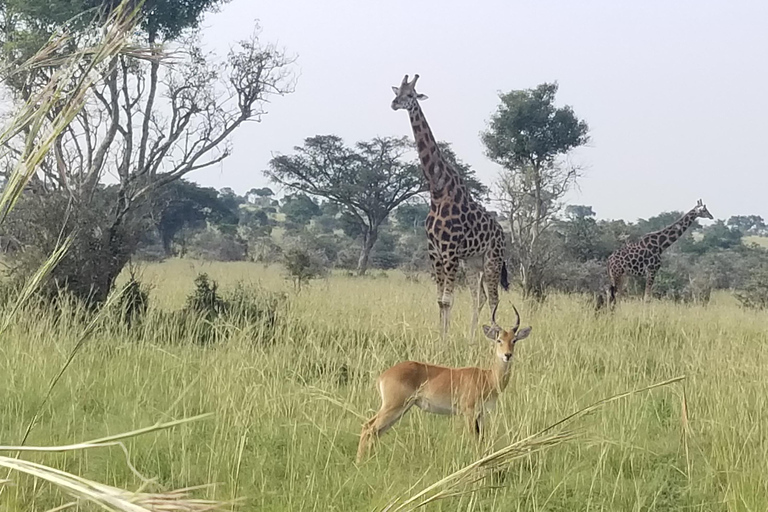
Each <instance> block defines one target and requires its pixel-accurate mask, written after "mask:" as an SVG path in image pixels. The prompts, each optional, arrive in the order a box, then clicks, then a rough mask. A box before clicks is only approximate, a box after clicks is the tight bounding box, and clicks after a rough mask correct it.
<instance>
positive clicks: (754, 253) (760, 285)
mask: <svg viewBox="0 0 768 512" xmlns="http://www.w3.org/2000/svg"><path fill="white" fill-rule="evenodd" d="M746 259H747V261H748V266H749V269H748V271H747V272H745V273H744V278H743V280H742V282H741V283H739V285H738V286H736V288H737V291H736V292H735V293H734V297H736V299H737V300H738V301H739V303H740V304H741V305H742V307H744V308H747V309H759V310H764V309H768V250H765V249H763V248H760V247H757V246H752V248H750V249H748V257H747V258H746Z"/></svg>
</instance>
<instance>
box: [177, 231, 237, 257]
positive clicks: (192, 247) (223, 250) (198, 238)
mask: <svg viewBox="0 0 768 512" xmlns="http://www.w3.org/2000/svg"><path fill="white" fill-rule="evenodd" d="M188 250H189V255H190V256H191V257H193V258H198V259H202V260H208V261H243V260H245V259H246V256H247V253H248V245H247V244H246V242H245V241H244V240H243V239H242V238H240V237H239V236H238V235H237V234H236V233H222V232H221V231H219V230H217V229H206V230H205V231H201V232H200V233H197V234H196V235H195V236H194V237H192V239H191V240H190V242H189V249H188Z"/></svg>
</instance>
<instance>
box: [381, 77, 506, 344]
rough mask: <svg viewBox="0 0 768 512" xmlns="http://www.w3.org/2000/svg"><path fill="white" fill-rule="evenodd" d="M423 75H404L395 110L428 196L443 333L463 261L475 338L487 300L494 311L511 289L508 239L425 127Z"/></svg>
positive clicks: (428, 222) (429, 232)
mask: <svg viewBox="0 0 768 512" xmlns="http://www.w3.org/2000/svg"><path fill="white" fill-rule="evenodd" d="M418 79H419V75H413V80H412V81H410V82H409V81H408V75H405V76H404V77H403V80H402V82H401V83H400V87H395V86H393V87H392V91H393V92H394V93H395V99H394V100H392V105H391V106H392V109H393V110H407V111H408V116H409V118H410V122H411V129H412V130H413V137H414V139H415V141H416V148H417V150H418V153H419V163H420V165H421V170H422V172H423V173H424V177H425V179H426V180H427V184H428V187H429V192H430V209H429V213H428V214H427V219H426V223H425V225H426V231H427V241H428V245H429V259H430V262H431V263H432V270H433V274H434V278H435V282H436V285H437V303H438V306H439V308H440V320H441V326H442V334H443V336H445V335H446V334H447V332H448V325H449V323H450V312H451V307H452V305H453V290H454V287H455V282H456V273H457V271H458V269H459V263H460V262H462V261H463V262H465V263H467V264H468V266H469V267H470V268H469V271H470V272H471V273H472V274H473V276H474V278H475V283H474V284H475V287H474V289H473V294H474V297H473V298H474V308H473V314H472V323H471V335H472V336H474V334H475V331H476V330H477V324H478V317H479V314H480V311H481V310H482V307H483V305H484V304H485V301H486V297H487V300H488V302H489V305H490V306H491V308H492V309H493V308H495V307H496V306H497V305H498V303H499V291H498V286H499V284H501V287H502V288H503V289H504V290H507V289H509V279H508V275H507V265H506V262H505V257H506V238H505V236H504V231H503V230H502V229H501V225H500V224H499V223H498V222H497V221H496V219H495V218H494V217H493V216H492V215H491V214H490V213H489V212H488V211H487V210H486V209H485V208H484V207H483V206H482V205H481V204H479V203H477V202H476V201H475V200H474V199H473V198H472V195H471V194H470V192H469V190H468V189H467V187H466V185H465V184H464V180H463V179H462V178H461V176H460V175H459V173H458V172H456V170H455V169H454V168H453V166H452V165H451V164H450V162H447V161H446V160H445V159H444V158H443V155H442V153H441V151H440V148H439V146H438V144H437V140H436V139H435V137H434V135H433V134H432V130H431V129H430V127H429V124H428V123H427V119H426V117H425V116H424V112H423V111H422V110H421V106H420V105H419V101H421V100H424V99H426V98H427V96H426V95H424V94H419V93H417V92H416V81H417V80H418Z"/></svg>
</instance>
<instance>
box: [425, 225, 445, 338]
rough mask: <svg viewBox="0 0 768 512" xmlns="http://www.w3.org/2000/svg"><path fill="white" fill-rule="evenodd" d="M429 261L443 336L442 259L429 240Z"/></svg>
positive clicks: (443, 275) (443, 269) (443, 272)
mask: <svg viewBox="0 0 768 512" xmlns="http://www.w3.org/2000/svg"><path fill="white" fill-rule="evenodd" d="M428 254H429V261H430V262H431V263H432V272H433V274H434V277H435V287H436V289H437V306H438V308H439V309H440V322H441V329H442V335H443V337H445V327H444V326H443V325H442V324H443V323H444V321H443V291H444V289H445V268H444V267H443V260H442V258H441V256H440V251H439V249H438V248H437V247H436V246H435V244H434V243H433V242H432V240H431V238H430V240H429V251H428Z"/></svg>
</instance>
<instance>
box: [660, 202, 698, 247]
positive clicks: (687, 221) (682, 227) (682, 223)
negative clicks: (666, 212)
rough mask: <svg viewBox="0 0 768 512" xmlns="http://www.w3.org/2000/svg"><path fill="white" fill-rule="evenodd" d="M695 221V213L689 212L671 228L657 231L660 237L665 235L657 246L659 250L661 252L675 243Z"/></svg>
mask: <svg viewBox="0 0 768 512" xmlns="http://www.w3.org/2000/svg"><path fill="white" fill-rule="evenodd" d="M694 220H696V211H695V210H691V211H689V212H688V213H686V214H685V215H683V216H682V217H680V219H678V220H677V222H675V223H674V224H672V225H671V226H667V227H666V228H664V229H662V230H661V231H659V234H660V235H666V238H662V242H661V243H660V244H659V248H660V249H661V250H662V251H663V250H664V249H666V248H667V247H669V246H670V245H672V244H673V243H675V242H676V241H677V240H678V239H679V238H680V237H681V236H683V234H684V233H685V232H686V231H687V230H688V228H689V227H691V224H693V221H694Z"/></svg>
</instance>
